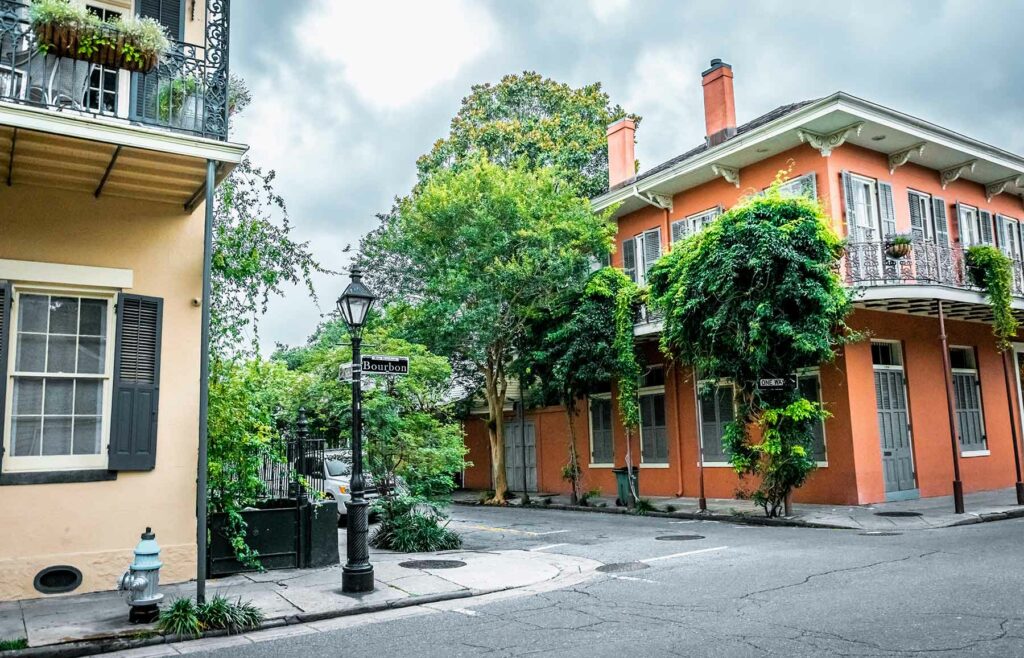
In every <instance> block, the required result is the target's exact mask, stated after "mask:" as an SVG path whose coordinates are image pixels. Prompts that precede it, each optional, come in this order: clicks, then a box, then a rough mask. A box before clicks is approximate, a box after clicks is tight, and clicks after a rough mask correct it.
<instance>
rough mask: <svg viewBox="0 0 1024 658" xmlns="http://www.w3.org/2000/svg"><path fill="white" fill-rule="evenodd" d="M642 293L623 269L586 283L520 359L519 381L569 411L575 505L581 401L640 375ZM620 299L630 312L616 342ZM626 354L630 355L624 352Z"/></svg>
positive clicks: (545, 322)
mask: <svg viewBox="0 0 1024 658" xmlns="http://www.w3.org/2000/svg"><path fill="white" fill-rule="evenodd" d="M638 293H639V291H638V290H637V288H636V284H634V283H633V282H632V281H630V280H629V278H628V277H627V276H626V275H625V274H624V273H623V272H622V270H619V269H616V268H613V267H604V268H601V269H600V270H597V271H596V272H594V273H593V274H592V275H591V276H590V277H589V278H587V279H586V281H585V282H584V285H583V286H582V289H580V288H579V287H576V288H574V289H571V290H570V291H568V293H567V294H566V295H564V296H563V299H562V302H561V304H560V305H559V306H558V307H556V308H555V309H553V311H552V312H551V313H550V315H548V316H546V317H543V318H540V319H539V321H538V322H537V323H536V324H535V326H534V327H533V328H532V330H531V331H530V332H529V334H528V335H530V334H532V335H533V336H534V337H535V340H536V341H537V344H536V346H534V347H533V348H532V349H528V350H524V352H523V353H522V355H521V356H520V357H519V358H518V359H516V370H517V375H518V374H519V373H522V374H521V375H519V376H521V377H524V378H529V379H530V380H531V382H532V383H531V389H532V390H538V391H540V394H541V396H542V397H543V399H544V400H546V401H553V402H557V403H558V404H560V405H562V408H563V409H564V410H565V414H566V420H567V421H568V425H569V456H568V459H569V461H568V463H567V464H566V466H565V468H564V469H563V474H564V476H565V478H566V479H567V480H568V481H569V483H570V484H571V485H572V494H571V496H572V504H573V505H575V504H576V502H577V500H578V499H579V495H580V493H581V491H580V490H581V477H582V472H583V471H582V468H581V467H580V463H579V452H578V449H577V446H576V423H575V420H576V411H577V406H578V403H579V401H580V400H584V399H586V397H587V396H588V395H590V394H593V393H596V392H601V391H604V390H606V389H607V388H608V387H609V386H610V385H611V383H612V382H613V381H615V382H617V381H618V380H619V379H620V378H621V377H622V376H623V375H625V377H626V378H631V377H636V376H637V373H638V372H639V365H638V361H637V359H636V347H635V343H634V341H633V322H632V313H633V312H634V311H635V310H636V302H637V300H638ZM621 300H625V301H624V303H625V308H627V309H628V313H629V322H628V323H627V324H626V325H625V330H626V332H627V335H626V337H625V340H617V339H618V338H619V336H618V332H619V323H618V322H617V321H616V314H617V311H618V308H619V305H620V301H621ZM621 349H624V350H625V352H624V353H620V350H621ZM620 388H621V385H620ZM626 388H627V389H628V388H629V386H628V384H627V385H626ZM627 406H628V403H627ZM634 406H635V405H634Z"/></svg>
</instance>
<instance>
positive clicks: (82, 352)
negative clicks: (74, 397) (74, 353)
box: [78, 338, 106, 374]
mask: <svg viewBox="0 0 1024 658" xmlns="http://www.w3.org/2000/svg"><path fill="white" fill-rule="evenodd" d="M105 345H106V341H105V340H103V339H102V338H79V339H78V372H81V373H87V374H101V373H102V372H103V361H104V359H103V356H104V355H103V348H104V347H105Z"/></svg>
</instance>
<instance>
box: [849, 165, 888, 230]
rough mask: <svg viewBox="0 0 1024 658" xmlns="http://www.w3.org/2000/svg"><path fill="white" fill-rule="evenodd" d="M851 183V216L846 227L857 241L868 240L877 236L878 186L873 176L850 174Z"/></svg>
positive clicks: (879, 224)
mask: <svg viewBox="0 0 1024 658" xmlns="http://www.w3.org/2000/svg"><path fill="white" fill-rule="evenodd" d="M850 182H851V185H852V194H853V197H852V202H853V217H852V221H851V222H850V226H849V227H848V229H849V231H850V235H851V236H852V237H853V239H854V240H856V241H858V242H870V241H871V240H875V239H877V238H878V237H879V234H880V233H881V222H880V219H879V212H878V187H877V181H875V179H874V178H866V177H864V176H858V175H857V174H851V175H850Z"/></svg>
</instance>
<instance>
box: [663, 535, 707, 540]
mask: <svg viewBox="0 0 1024 658" xmlns="http://www.w3.org/2000/svg"><path fill="white" fill-rule="evenodd" d="M655 539H657V540H658V541H693V540H694V539H704V535H662V536H661V537H655Z"/></svg>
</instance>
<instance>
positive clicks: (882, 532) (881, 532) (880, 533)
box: [859, 530, 903, 537]
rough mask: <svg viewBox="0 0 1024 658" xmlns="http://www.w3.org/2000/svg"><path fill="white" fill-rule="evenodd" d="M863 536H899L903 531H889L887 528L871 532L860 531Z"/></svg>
mask: <svg viewBox="0 0 1024 658" xmlns="http://www.w3.org/2000/svg"><path fill="white" fill-rule="evenodd" d="M859 534H860V535H861V536H862V537H898V536H899V535H902V534H903V533H902V532H889V531H887V530H874V531H871V532H861V533H859Z"/></svg>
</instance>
